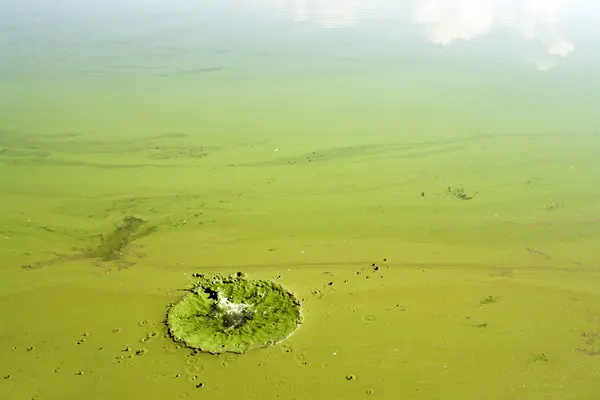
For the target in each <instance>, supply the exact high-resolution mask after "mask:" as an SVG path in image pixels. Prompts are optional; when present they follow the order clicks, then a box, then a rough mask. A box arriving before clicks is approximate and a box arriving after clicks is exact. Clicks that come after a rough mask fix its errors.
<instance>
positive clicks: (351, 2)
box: [263, 0, 362, 28]
mask: <svg viewBox="0 0 600 400" xmlns="http://www.w3.org/2000/svg"><path fill="white" fill-rule="evenodd" d="M263 2H264V1H263ZM266 2H270V3H271V6H272V7H273V8H274V9H275V10H276V12H277V13H278V14H280V15H285V16H291V17H292V18H293V19H295V20H297V21H306V20H314V21H316V22H317V23H318V24H319V25H321V26H324V27H326V28H336V27H342V26H351V25H354V24H356V23H357V22H358V20H359V16H360V14H361V7H362V0H266Z"/></svg>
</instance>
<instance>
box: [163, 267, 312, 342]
mask: <svg viewBox="0 0 600 400" xmlns="http://www.w3.org/2000/svg"><path fill="white" fill-rule="evenodd" d="M243 275H244V274H243V272H239V273H237V274H236V275H233V276H229V277H223V276H219V275H216V276H197V279H196V282H194V283H193V285H192V286H191V287H190V288H188V290H189V291H190V293H187V294H186V295H185V296H183V297H182V298H181V300H179V301H177V302H176V303H175V304H173V305H172V306H171V307H170V308H169V311H168V313H167V328H168V330H169V334H170V336H171V337H172V338H173V339H174V340H176V341H177V342H179V343H183V344H185V345H186V346H187V347H189V348H192V349H197V350H200V351H203V352H207V353H211V354H219V353H238V354H241V353H245V352H247V351H249V350H254V349H257V348H263V347H268V346H273V345H275V344H278V343H281V342H282V341H284V340H286V339H288V338H289V337H290V336H291V335H292V334H293V333H294V332H296V330H297V329H298V327H299V326H300V324H301V323H302V314H301V307H300V306H301V302H300V300H298V299H297V298H296V297H295V296H294V294H293V293H290V292H289V291H286V290H285V289H284V288H283V287H282V286H281V285H279V284H277V283H276V282H274V281H267V280H260V281H257V280H248V279H246V278H244V277H243Z"/></svg>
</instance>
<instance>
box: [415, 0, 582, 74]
mask: <svg viewBox="0 0 600 400" xmlns="http://www.w3.org/2000/svg"><path fill="white" fill-rule="evenodd" d="M416 4H417V5H416V7H415V17H414V21H415V23H417V24H419V25H421V26H422V27H423V31H424V34H425V36H426V38H427V39H428V40H429V41H431V42H433V43H435V44H439V45H445V46H447V45H450V44H451V43H454V42H457V41H461V40H463V41H464V40H472V39H475V38H477V37H481V36H484V35H487V34H489V33H491V32H492V31H493V30H494V29H495V28H496V27H497V26H502V27H507V28H510V29H511V30H512V31H513V32H516V33H517V34H518V35H520V36H521V37H523V38H524V39H526V40H528V41H530V42H533V43H536V44H537V45H539V46H541V47H542V48H543V50H544V51H543V52H541V54H539V53H538V54H535V55H533V56H532V57H530V58H531V62H532V63H533V64H534V65H535V66H536V68H537V69H538V70H540V71H547V70H550V69H552V68H554V66H556V64H557V60H558V59H559V58H564V57H567V56H568V55H569V54H571V53H572V52H573V51H574V50H575V44H574V43H573V42H571V41H569V40H568V39H567V38H565V37H564V36H563V34H562V33H561V32H560V30H559V27H558V22H559V16H560V14H561V12H562V11H563V8H564V7H565V5H566V4H567V3H566V0H525V1H514V2H511V1H506V0H504V1H503V0H418V1H417V3H416Z"/></svg>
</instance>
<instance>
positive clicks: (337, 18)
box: [245, 0, 582, 71]
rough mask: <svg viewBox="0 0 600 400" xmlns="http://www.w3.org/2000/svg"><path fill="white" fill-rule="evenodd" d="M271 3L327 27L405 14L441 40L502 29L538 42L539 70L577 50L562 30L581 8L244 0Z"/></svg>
mask: <svg viewBox="0 0 600 400" xmlns="http://www.w3.org/2000/svg"><path fill="white" fill-rule="evenodd" d="M245 1H247V2H248V3H251V4H253V5H255V6H262V7H265V6H268V7H269V8H271V9H274V10H276V12H277V14H278V15H280V16H285V17H286V18H293V19H294V20H297V21H312V22H316V23H317V24H319V25H321V26H323V27H327V28H337V27H348V26H352V25H354V24H356V23H358V22H360V20H361V19H364V18H366V17H369V19H387V20H390V19H396V20H397V21H398V23H404V20H405V18H406V17H408V18H409V19H412V21H413V23H415V24H417V25H418V26H419V27H420V29H421V31H422V33H423V35H424V36H425V38H426V39H427V40H428V41H430V42H432V43H434V44H437V45H440V46H451V45H453V44H456V43H457V42H461V41H470V40H474V39H477V38H482V37H485V36H486V35H489V34H492V33H495V32H496V31H498V30H501V31H504V32H505V33H509V34H511V35H517V36H518V37H520V38H521V39H523V40H526V41H527V42H530V43H533V46H531V47H532V48H533V50H530V55H529V57H528V59H529V61H530V62H531V63H532V64H533V65H535V66H536V67H537V68H538V69H539V70H541V71H546V70H549V69H552V68H553V67H554V66H555V65H556V64H557V63H558V61H559V60H560V59H561V58H564V57H567V56H569V55H570V54H571V53H572V52H573V51H574V50H575V44H574V43H573V42H572V41H570V40H569V39H568V38H567V37H566V36H565V35H564V34H563V33H562V32H561V30H560V28H559V22H560V16H561V15H562V14H563V13H564V12H565V9H566V8H571V9H572V8H580V7H581V6H582V4H581V1H579V0H245Z"/></svg>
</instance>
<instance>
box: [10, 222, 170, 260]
mask: <svg viewBox="0 0 600 400" xmlns="http://www.w3.org/2000/svg"><path fill="white" fill-rule="evenodd" d="M157 229H158V226H156V225H148V221H146V220H143V219H141V218H138V217H135V216H131V215H128V216H125V217H124V218H123V219H122V220H121V221H120V222H119V223H117V224H116V225H115V226H114V228H113V229H112V230H111V231H110V232H108V233H103V234H100V235H98V237H97V243H96V244H93V245H90V246H88V247H83V248H74V249H73V250H74V251H75V253H73V254H62V255H61V254H59V255H58V256H57V257H55V258H53V259H50V260H44V261H38V262H34V263H30V264H25V265H22V266H21V268H24V269H38V268H41V267H45V266H48V265H54V264H59V263H62V262H67V261H74V260H84V259H93V260H97V261H99V262H116V263H117V264H118V265H119V269H121V268H122V267H126V266H130V265H131V264H132V263H131V262H125V261H124V260H123V258H124V256H125V255H127V249H128V247H129V246H130V245H131V243H132V242H134V241H136V240H138V239H141V238H143V237H146V236H148V235H150V234H152V233H154V232H156V231H157Z"/></svg>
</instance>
